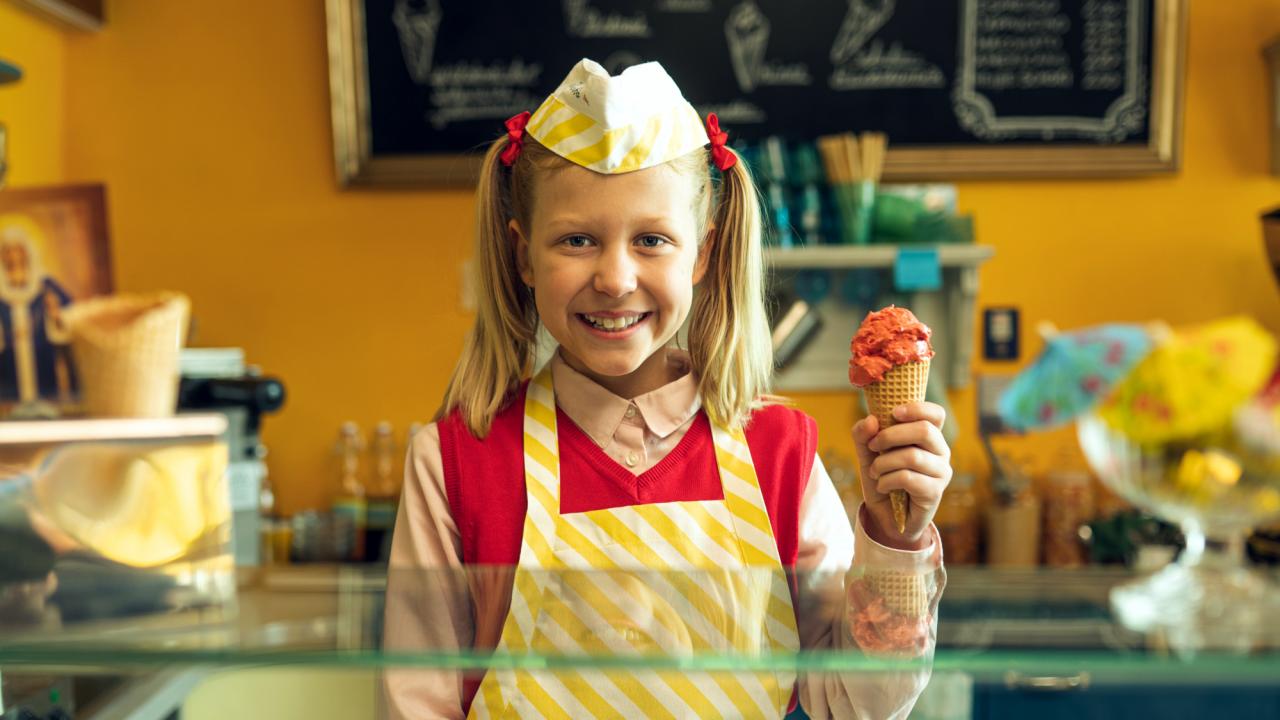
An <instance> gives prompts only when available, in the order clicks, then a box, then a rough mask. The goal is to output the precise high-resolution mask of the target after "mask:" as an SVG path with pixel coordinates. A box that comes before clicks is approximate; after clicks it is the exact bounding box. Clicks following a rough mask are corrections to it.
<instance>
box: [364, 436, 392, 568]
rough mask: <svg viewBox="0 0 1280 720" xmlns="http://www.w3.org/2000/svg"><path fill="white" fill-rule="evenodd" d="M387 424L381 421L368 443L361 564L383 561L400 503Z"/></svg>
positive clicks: (387, 551) (388, 549)
mask: <svg viewBox="0 0 1280 720" xmlns="http://www.w3.org/2000/svg"><path fill="white" fill-rule="evenodd" d="M393 433H394V430H393V429H392V427H391V423H389V422H387V421H386V420H383V421H382V422H380V423H378V425H377V426H376V427H375V428H374V430H373V441H372V442H371V443H369V448H370V450H369V460H370V465H371V466H372V468H373V475H372V477H371V478H370V481H369V516H368V524H367V526H366V529H365V544H364V557H363V560H364V561H365V562H379V561H382V560H385V559H386V557H387V554H388V553H389V551H390V549H391V547H390V544H389V543H390V540H391V530H392V529H393V528H394V527H395V524H396V510H397V509H398V507H399V504H400V477H401V473H400V472H399V462H398V458H399V453H398V452H397V448H396V439H395V435H394V434H393Z"/></svg>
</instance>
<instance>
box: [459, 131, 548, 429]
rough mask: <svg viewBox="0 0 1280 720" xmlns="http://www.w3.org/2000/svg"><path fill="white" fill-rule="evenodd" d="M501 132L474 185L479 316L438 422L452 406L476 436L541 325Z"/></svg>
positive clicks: (528, 358)
mask: <svg viewBox="0 0 1280 720" xmlns="http://www.w3.org/2000/svg"><path fill="white" fill-rule="evenodd" d="M507 142H508V139H507V137H506V136H503V137H502V138H500V139H499V140H497V141H495V142H494V143H493V145H492V146H490V148H489V151H488V152H487V153H485V157H484V162H483V163H482V164H481V167H480V182H479V184H478V186H477V190H476V247H475V258H476V260H475V268H474V273H475V275H474V276H473V277H474V280H475V288H476V298H475V300H476V321H475V325H474V326H473V327H472V328H471V332H470V333H468V335H467V339H466V342H465V344H464V346H463V350H462V356H461V357H460V358H459V359H458V364H457V366H456V367H455V368H454V371H453V376H452V377H451V378H450V379H449V387H448V389H447V390H446V391H445V396H444V402H443V404H442V405H441V407H440V409H439V411H437V413H436V419H437V420H439V419H441V418H443V417H444V416H445V415H447V414H448V413H449V412H451V411H452V410H454V409H455V408H457V409H458V410H459V412H460V413H461V415H462V420H463V422H465V423H466V425H467V427H468V428H469V429H470V430H471V433H472V434H473V435H475V436H476V437H478V438H483V437H484V436H486V435H488V433H489V427H490V425H491V424H492V423H493V418H494V416H495V415H497V414H498V411H499V410H501V409H502V407H503V404H504V401H505V400H506V399H507V398H508V396H509V395H510V394H511V392H512V391H513V390H514V389H515V388H516V387H517V386H518V385H519V383H520V381H521V380H523V379H524V378H525V377H526V376H527V375H528V374H529V372H530V368H531V366H532V365H533V360H534V353H535V352H536V347H535V344H536V333H537V327H538V316H537V309H536V308H535V307H534V301H533V296H532V294H531V293H530V292H529V290H528V288H526V287H525V285H524V283H523V281H522V280H521V278H520V273H519V269H518V266H517V264H516V251H515V246H514V244H513V243H512V242H511V241H510V238H509V236H508V232H507V224H508V222H509V221H510V219H511V218H512V217H513V214H512V198H511V189H510V187H509V184H510V180H509V178H508V172H509V171H508V170H507V169H506V168H505V167H504V166H503V165H502V162H501V159H500V158H499V156H500V155H501V154H502V151H503V150H504V149H505V148H506V147H507Z"/></svg>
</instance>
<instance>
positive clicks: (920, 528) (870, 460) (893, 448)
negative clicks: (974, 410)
mask: <svg viewBox="0 0 1280 720" xmlns="http://www.w3.org/2000/svg"><path fill="white" fill-rule="evenodd" d="M893 415H894V418H895V419H897V421H898V423H897V424H896V425H893V426H891V427H888V428H885V429H883V430H881V429H880V421H879V420H877V419H876V417H875V416H874V415H868V416H867V417H865V418H863V419H862V420H861V421H859V422H858V424H857V425H854V426H853V442H854V445H855V446H856V447H857V449H858V469H859V475H860V476H861V479H862V501H863V505H865V506H866V509H867V516H864V518H863V519H864V521H867V520H869V522H864V524H865V526H866V527H865V530H866V531H867V534H868V535H869V536H870V537H871V539H872V540H875V541H876V542H878V543H880V544H881V545H885V546H887V547H891V548H895V549H897V550H922V549H924V548H925V547H926V546H927V545H928V543H929V538H928V537H926V535H925V532H926V530H928V528H929V523H931V522H933V516H934V514H935V513H936V512H937V511H938V503H940V502H941V501H942V491H943V490H946V488H947V484H948V483H950V482H951V448H949V447H947V441H946V440H944V439H943V438H942V423H943V421H944V420H945V419H946V411H945V410H943V409H942V406H940V405H937V404H934V403H930V402H918V403H908V404H906V405H901V406H899V407H896V408H894V410H893ZM890 490H906V491H907V495H908V496H910V498H911V507H910V510H909V511H908V513H907V529H906V532H903V533H899V532H898V525H897V523H896V522H895V521H894V519H893V504H892V503H891V502H890V500H889V491H890Z"/></svg>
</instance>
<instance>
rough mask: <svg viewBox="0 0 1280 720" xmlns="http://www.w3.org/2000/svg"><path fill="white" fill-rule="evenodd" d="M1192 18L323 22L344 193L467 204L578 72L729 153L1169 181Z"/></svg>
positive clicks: (589, 2) (929, 14) (1002, 7)
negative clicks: (639, 69) (595, 69)
mask: <svg viewBox="0 0 1280 720" xmlns="http://www.w3.org/2000/svg"><path fill="white" fill-rule="evenodd" d="M1187 2H1188V0H1057V1H1055V2H1030V3H1025V2H1016V3H1014V2H998V1H996V0H894V1H893V2H873V3H867V2H852V0H809V1H808V2H803V3H796V2H794V1H793V0H655V2H650V3H635V2H613V1H609V0H561V1H560V2H542V3H515V4H512V3H509V2H502V1H500V0H471V1H470V2H466V3H463V2H450V1H449V0H326V3H327V13H326V14H327V22H328V45H329V88H330V103H331V106H330V110H331V117H332V124H333V149H334V158H335V165H336V170H337V179H338V183H339V185H342V186H344V187H346V186H396V185H398V186H409V185H417V186H427V187H431V186H434V187H442V186H443V187H471V186H474V184H475V181H476V178H477V175H478V170H479V167H480V162H481V158H482V156H483V150H484V149H485V147H486V146H487V145H488V144H489V143H491V142H492V141H493V140H494V139H495V138H497V137H498V136H500V135H501V134H502V132H503V131H504V130H503V127H502V124H503V121H504V120H506V119H507V118H508V117H511V116H512V115H515V114H516V113H518V112H521V111H525V110H529V111H532V110H534V109H535V108H536V107H537V105H538V104H539V103H540V102H541V101H542V99H543V98H545V97H546V96H547V95H548V94H549V93H550V92H551V91H553V90H554V89H555V87H556V85H557V83H558V82H559V81H560V79H561V78H563V77H564V73H566V72H568V70H569V69H570V67H572V66H573V64H574V63H576V62H577V61H578V60H579V59H581V58H584V57H586V58H591V59H593V60H596V61H598V62H600V64H601V65H602V66H604V67H605V69H606V70H608V71H609V72H611V73H613V74H617V73H618V72H620V71H622V70H623V69H625V68H626V67H629V66H631V65H635V64H638V63H640V62H644V61H649V60H657V61H659V62H661V63H662V65H663V67H664V68H665V69H666V70H667V71H668V73H670V75H671V76H672V77H673V78H674V79H675V80H676V83H677V84H678V85H679V86H680V88H681V90H682V91H683V92H684V94H685V97H687V98H688V100H689V101H690V102H691V103H692V104H693V106H694V108H695V109H696V110H697V111H698V112H699V113H700V114H702V115H706V114H707V113H710V112H715V113H716V114H717V115H719V117H720V121H721V123H722V125H723V126H724V127H725V128H726V129H727V130H728V131H729V133H730V137H731V139H732V140H733V141H745V142H751V143H758V142H760V141H762V140H764V139H766V138H769V137H780V138H783V139H784V140H785V141H786V142H787V143H788V144H789V145H790V144H792V143H795V144H799V143H812V142H814V141H815V140H816V139H817V138H818V137H820V136H822V135H828V134H836V133H843V132H851V131H852V132H859V131H867V130H873V131H882V132H886V133H887V134H888V136H889V140H890V146H889V152H888V155H887V157H886V158H885V165H884V179H886V180H888V181H892V182H901V181H941V182H951V181H955V180H961V179H967V178H1027V177H1048V178H1062V177H1116V176H1126V175H1129V176H1131V175H1146V174H1159V173H1170V172H1175V171H1176V170H1177V169H1178V166H1179V162H1180V154H1181V135H1182V132H1181V126H1182V115H1183V87H1184V74H1185V73H1184V67H1185V63H1184V58H1185V49H1186V32H1187Z"/></svg>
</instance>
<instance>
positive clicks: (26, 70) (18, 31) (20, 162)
mask: <svg viewBox="0 0 1280 720" xmlns="http://www.w3.org/2000/svg"><path fill="white" fill-rule="evenodd" d="M66 56H67V39H66V37H65V33H64V32H63V31H62V30H59V29H58V28H56V27H54V26H52V25H50V24H49V23H48V22H46V21H44V20H40V19H38V18H37V17H35V16H34V15H31V14H30V13H27V12H25V11H22V10H19V9H18V8H16V7H14V6H13V5H10V4H8V3H6V2H0V60H4V61H6V62H9V63H12V64H15V65H17V66H18V67H20V68H22V72H23V79H22V80H21V81H20V82H18V83H12V84H9V85H0V123H3V124H4V125H6V126H7V127H8V130H9V176H8V184H9V185H10V186H19V185H42V184H50V183H57V182H62V180H63V179H64V176H65V174H66V163H65V155H66V153H65V147H66V137H65V135H66V132H65V131H66V124H67V123H66V120H67V118H66V97H65V95H66V92H65V91H66Z"/></svg>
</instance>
